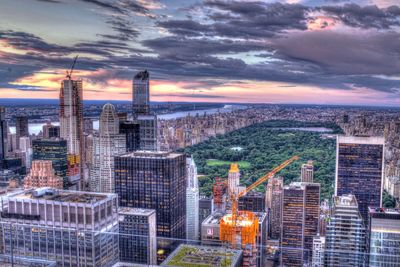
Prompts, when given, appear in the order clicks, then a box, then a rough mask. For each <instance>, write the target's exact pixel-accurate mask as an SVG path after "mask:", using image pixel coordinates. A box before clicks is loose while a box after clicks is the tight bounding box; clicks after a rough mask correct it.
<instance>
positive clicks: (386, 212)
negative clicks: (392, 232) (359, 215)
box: [368, 207, 400, 220]
mask: <svg viewBox="0 0 400 267" xmlns="http://www.w3.org/2000/svg"><path fill="white" fill-rule="evenodd" d="M368 209H369V213H370V215H371V217H373V218H381V219H392V220H400V208H396V209H390V208H371V207H369V208H368Z"/></svg>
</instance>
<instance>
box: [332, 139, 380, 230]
mask: <svg viewBox="0 0 400 267" xmlns="http://www.w3.org/2000/svg"><path fill="white" fill-rule="evenodd" d="M336 143H337V145H336V146H337V148H336V150H337V153H336V183H335V196H342V195H345V194H353V195H355V197H356V199H357V202H358V208H359V209H360V213H361V216H362V217H363V219H364V224H365V223H366V222H367V218H368V207H369V206H370V207H381V206H382V188H383V170H384V166H383V165H384V153H383V151H384V143H385V140H384V138H383V137H356V136H338V138H337V142H336Z"/></svg>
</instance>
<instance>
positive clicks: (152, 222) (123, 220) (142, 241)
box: [118, 207, 157, 265]
mask: <svg viewBox="0 0 400 267" xmlns="http://www.w3.org/2000/svg"><path fill="white" fill-rule="evenodd" d="M118 214H119V215H120V218H119V260H120V261H121V262H127V263H136V264H138V263H140V264H146V265H156V264H157V237H156V212H155V210H151V209H136V208H127V207H124V208H120V210H119V212H118Z"/></svg>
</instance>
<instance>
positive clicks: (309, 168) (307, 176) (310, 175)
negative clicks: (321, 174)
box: [301, 160, 314, 183]
mask: <svg viewBox="0 0 400 267" xmlns="http://www.w3.org/2000/svg"><path fill="white" fill-rule="evenodd" d="M313 180H314V164H313V161H312V160H309V161H308V162H307V163H306V164H303V165H301V181H302V182H305V183H312V182H313Z"/></svg>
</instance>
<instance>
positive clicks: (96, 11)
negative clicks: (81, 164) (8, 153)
mask: <svg viewBox="0 0 400 267" xmlns="http://www.w3.org/2000/svg"><path fill="white" fill-rule="evenodd" d="M76 55H79V58H78V60H77V63H76V65H75V69H74V72H73V78H74V79H82V80H83V87H84V99H92V100H130V99H131V97H132V77H133V76H134V75H135V73H137V72H138V71H141V70H144V69H147V70H148V71H149V72H150V78H151V100H152V101H171V102H174V101H179V102H181V101H186V102H229V103H233V102H238V103H300V104H344V105H371V106H398V105H400V0H355V1H350V0H347V1H346V0H286V1H284V0H281V1H272V0H260V1H253V0H242V1H232V0H0V98H39V99H41V98H58V94H59V90H60V83H61V81H62V80H63V79H64V78H65V75H66V71H67V70H68V69H69V68H70V67H71V65H72V62H73V59H74V57H75V56H76Z"/></svg>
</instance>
